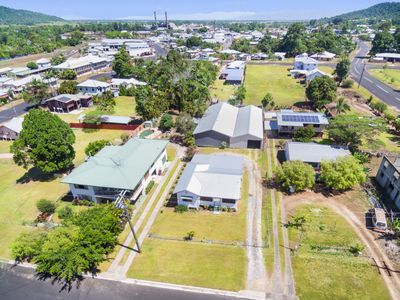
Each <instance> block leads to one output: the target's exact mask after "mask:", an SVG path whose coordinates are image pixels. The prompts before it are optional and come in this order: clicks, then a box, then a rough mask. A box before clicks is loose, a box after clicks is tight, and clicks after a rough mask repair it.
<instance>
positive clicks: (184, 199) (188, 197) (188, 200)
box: [181, 196, 193, 203]
mask: <svg viewBox="0 0 400 300" xmlns="http://www.w3.org/2000/svg"><path fill="white" fill-rule="evenodd" d="M192 200H193V198H192V197H190V196H182V197H181V201H183V202H190V203H191V202H192Z"/></svg>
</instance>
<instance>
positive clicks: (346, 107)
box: [335, 97, 350, 114]
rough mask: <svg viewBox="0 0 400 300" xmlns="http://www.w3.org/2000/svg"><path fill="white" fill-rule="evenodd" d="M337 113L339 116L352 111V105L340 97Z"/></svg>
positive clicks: (337, 103)
mask: <svg viewBox="0 0 400 300" xmlns="http://www.w3.org/2000/svg"><path fill="white" fill-rule="evenodd" d="M335 108H336V111H337V113H338V114H341V113H345V112H346V111H349V110H350V105H348V104H347V102H346V100H345V99H344V98H343V97H340V98H339V99H338V101H337V102H336V107H335Z"/></svg>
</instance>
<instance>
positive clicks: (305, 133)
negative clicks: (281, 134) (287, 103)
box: [294, 126, 314, 143]
mask: <svg viewBox="0 0 400 300" xmlns="http://www.w3.org/2000/svg"><path fill="white" fill-rule="evenodd" d="M313 137H314V130H313V128H312V126H305V127H301V128H299V129H297V130H296V132H295V133H294V140H295V141H297V142H303V143H308V142H311V141H312V138H313Z"/></svg>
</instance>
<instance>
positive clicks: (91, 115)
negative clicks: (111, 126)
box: [83, 110, 103, 125]
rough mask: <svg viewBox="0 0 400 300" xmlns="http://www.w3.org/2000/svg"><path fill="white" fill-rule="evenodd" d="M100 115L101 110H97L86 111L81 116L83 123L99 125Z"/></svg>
mask: <svg viewBox="0 0 400 300" xmlns="http://www.w3.org/2000/svg"><path fill="white" fill-rule="evenodd" d="M102 115H103V112H102V111H98V110H95V111H91V112H88V113H86V114H85V115H84V117H83V123H86V124H95V125H100V124H101V116H102Z"/></svg>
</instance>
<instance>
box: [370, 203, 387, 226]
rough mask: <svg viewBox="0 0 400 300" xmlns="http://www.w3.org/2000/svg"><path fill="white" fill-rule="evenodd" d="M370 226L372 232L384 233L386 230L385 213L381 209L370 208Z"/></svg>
mask: <svg viewBox="0 0 400 300" xmlns="http://www.w3.org/2000/svg"><path fill="white" fill-rule="evenodd" d="M370 213H371V219H372V226H373V228H374V230H377V231H386V230H387V222H386V213H385V211H384V210H383V209H382V208H372V209H371V210H370Z"/></svg>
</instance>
